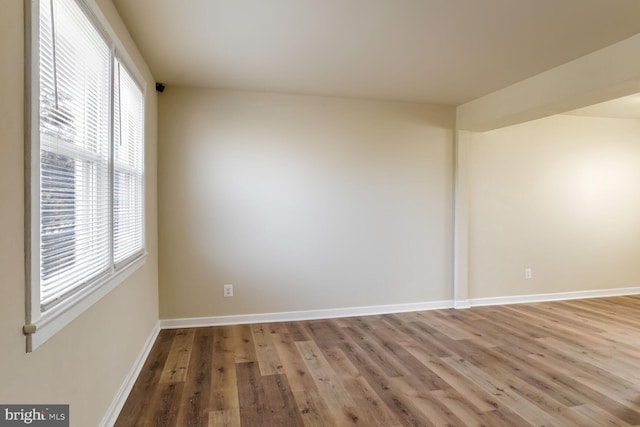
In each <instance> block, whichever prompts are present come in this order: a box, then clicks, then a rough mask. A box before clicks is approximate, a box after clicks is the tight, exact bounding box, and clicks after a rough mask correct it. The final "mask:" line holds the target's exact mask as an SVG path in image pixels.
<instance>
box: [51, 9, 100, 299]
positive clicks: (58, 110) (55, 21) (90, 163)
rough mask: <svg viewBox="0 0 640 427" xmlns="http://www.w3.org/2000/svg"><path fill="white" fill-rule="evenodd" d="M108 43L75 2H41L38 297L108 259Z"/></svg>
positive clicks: (64, 289) (87, 276) (83, 280)
mask: <svg viewBox="0 0 640 427" xmlns="http://www.w3.org/2000/svg"><path fill="white" fill-rule="evenodd" d="M110 64H111V52H110V48H109V46H108V45H107V43H106V42H105V40H104V39H103V38H102V36H101V35H100V33H98V31H97V30H96V29H95V27H94V26H93V25H92V23H91V22H90V21H89V19H88V18H87V16H86V15H85V13H84V12H83V11H82V10H81V9H80V8H79V7H78V5H77V4H76V3H75V1H74V0H56V1H50V0H45V1H41V3H40V236H41V237H40V238H41V246H40V301H41V305H42V309H43V310H46V309H47V308H49V307H50V306H51V305H53V304H55V302H56V301H58V300H60V299H62V298H64V297H65V296H67V295H69V294H70V293H73V292H75V291H76V290H78V289H80V288H82V287H83V286H85V285H86V284H88V283H89V282H91V281H92V280H95V279H96V278H98V277H99V276H101V275H103V274H105V273H106V272H107V271H108V269H109V264H110V227H111V225H110V207H109V204H110V202H109V198H110V196H109V191H110V190H109V187H110V185H109V151H110V150H109V146H110V81H111V77H110V70H111V68H110Z"/></svg>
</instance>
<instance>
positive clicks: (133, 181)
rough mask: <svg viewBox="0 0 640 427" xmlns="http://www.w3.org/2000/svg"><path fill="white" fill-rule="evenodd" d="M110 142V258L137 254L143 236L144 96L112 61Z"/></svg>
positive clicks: (121, 258)
mask: <svg viewBox="0 0 640 427" xmlns="http://www.w3.org/2000/svg"><path fill="white" fill-rule="evenodd" d="M114 92H115V94H114V131H115V134H114V143H113V146H114V148H113V150H114V156H113V169H114V171H113V179H114V181H113V244H114V247H113V256H114V261H115V263H116V264H120V263H122V262H123V261H126V260H127V259H129V258H131V257H132V256H135V255H136V254H138V253H139V252H140V251H141V249H142V242H143V238H144V237H143V234H144V218H143V216H142V214H143V211H144V209H143V203H144V199H143V195H144V152H143V150H142V147H143V144H142V141H143V139H144V94H143V93H142V91H141V90H140V88H138V85H137V84H136V83H135V81H134V80H133V78H132V77H131V75H129V73H128V72H127V70H126V69H125V68H124V67H123V66H122V64H120V62H119V61H116V68H115V90H114Z"/></svg>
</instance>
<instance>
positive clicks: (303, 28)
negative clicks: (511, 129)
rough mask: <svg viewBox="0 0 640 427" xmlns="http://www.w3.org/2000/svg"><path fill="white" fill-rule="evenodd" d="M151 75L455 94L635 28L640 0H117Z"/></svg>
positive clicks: (279, 88) (394, 95) (473, 94)
mask: <svg viewBox="0 0 640 427" xmlns="http://www.w3.org/2000/svg"><path fill="white" fill-rule="evenodd" d="M113 1H114V4H115V5H116V7H117V9H118V11H119V12H120V14H121V16H122V18H123V20H124V22H125V24H126V25H127V27H128V28H129V30H130V32H131V34H132V36H133V38H134V40H135V41H136V43H137V45H138V47H139V49H140V51H141V52H142V54H143V56H144V57H145V59H146V61H147V63H148V64H149V66H150V68H151V70H152V72H153V74H154V76H155V77H156V79H157V80H158V81H161V82H164V83H165V84H167V85H169V86H171V85H181V86H202V87H216V88H229V89H246V90H259V91H275V92H288V93H305V94H319V95H338V96H355V97H364V98H380V99H396V100H408V101H422V102H431V103H438V104H450V105H458V104H461V103H464V102H467V101H470V100H472V99H475V98H477V97H479V96H482V95H485V94H487V93H490V92H493V91H495V90H497V89H500V88H503V87H505V86H508V85H510V84H512V83H515V82H518V81H520V80H523V79H525V78H528V77H530V76H533V75H535V74H538V73H540V72H542V71H545V70H547V69H549V68H553V67H555V66H558V65H560V64H563V63H566V62H568V61H570V60H573V59H575V58H578V57H580V56H583V55H585V54H587V53H590V52H593V51H595V50H597V49H600V48H603V47H605V46H608V45H610V44H613V43H615V42H617V41H620V40H623V39H625V38H627V37H630V36H632V35H634V34H636V33H638V32H640V0H113Z"/></svg>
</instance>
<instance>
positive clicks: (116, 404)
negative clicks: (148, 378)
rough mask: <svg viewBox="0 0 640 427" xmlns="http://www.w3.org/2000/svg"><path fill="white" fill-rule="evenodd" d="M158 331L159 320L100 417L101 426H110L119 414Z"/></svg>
mask: <svg viewBox="0 0 640 427" xmlns="http://www.w3.org/2000/svg"><path fill="white" fill-rule="evenodd" d="M159 333H160V322H159V321H158V322H156V324H155V326H154V327H153V330H152V331H151V333H150V334H149V337H148V338H147V341H146V342H145V343H144V347H142V351H141V352H140V354H139V355H138V358H137V359H136V361H135V363H134V364H133V367H132V368H131V370H130V371H129V374H128V375H127V377H126V378H125V380H124V382H123V383H122V385H121V386H120V390H118V394H116V397H115V399H114V400H113V402H111V406H109V409H108V410H107V413H106V414H105V416H104V417H103V418H102V424H101V425H102V426H103V427H112V426H113V425H114V424H115V423H116V420H117V419H118V415H120V411H122V407H123V406H124V404H125V402H126V401H127V398H128V397H129V393H131V389H133V385H134V384H135V382H136V380H137V379H138V375H140V371H141V370H142V367H143V366H144V362H145V361H146V360H147V357H149V353H150V352H151V349H152V348H153V344H154V343H155V342H156V338H158V334H159Z"/></svg>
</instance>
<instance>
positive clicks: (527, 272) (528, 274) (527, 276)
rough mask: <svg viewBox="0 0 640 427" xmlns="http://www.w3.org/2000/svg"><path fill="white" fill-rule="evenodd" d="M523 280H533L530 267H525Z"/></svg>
mask: <svg viewBox="0 0 640 427" xmlns="http://www.w3.org/2000/svg"><path fill="white" fill-rule="evenodd" d="M524 278H525V279H527V280H529V279H531V278H533V271H532V270H531V267H527V268H525V269H524Z"/></svg>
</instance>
